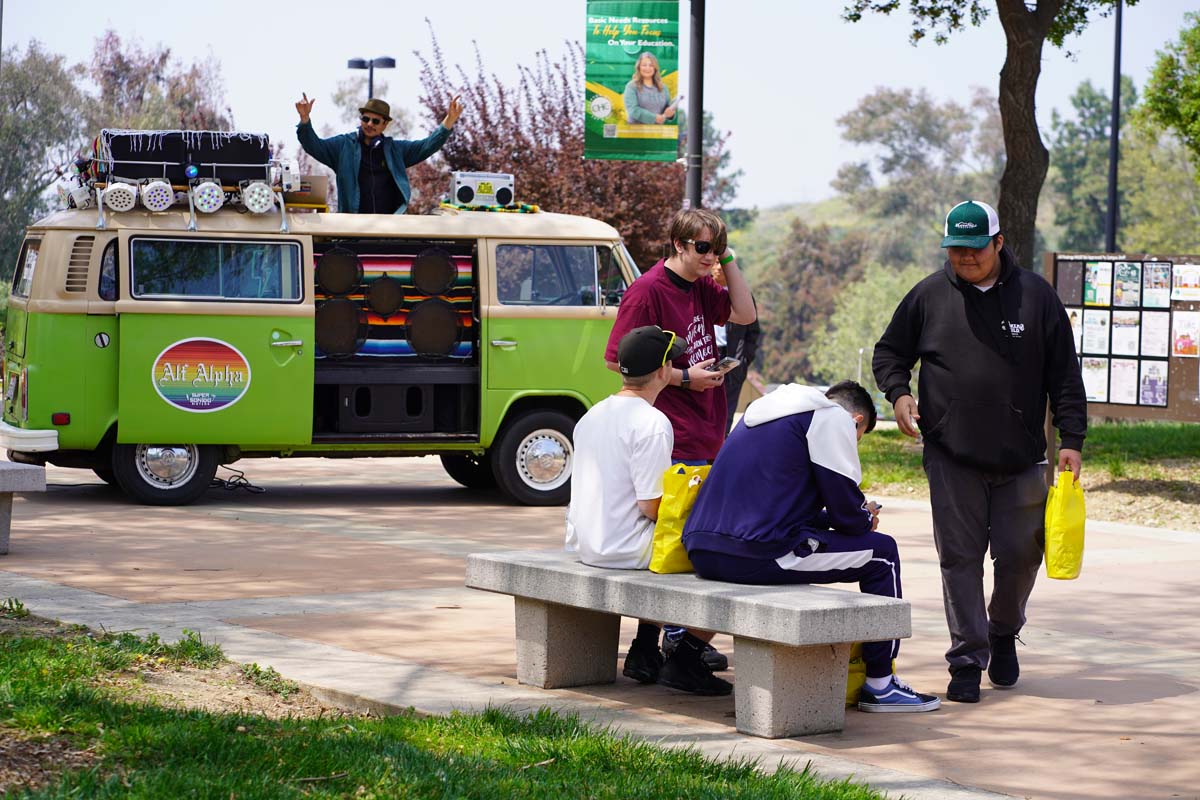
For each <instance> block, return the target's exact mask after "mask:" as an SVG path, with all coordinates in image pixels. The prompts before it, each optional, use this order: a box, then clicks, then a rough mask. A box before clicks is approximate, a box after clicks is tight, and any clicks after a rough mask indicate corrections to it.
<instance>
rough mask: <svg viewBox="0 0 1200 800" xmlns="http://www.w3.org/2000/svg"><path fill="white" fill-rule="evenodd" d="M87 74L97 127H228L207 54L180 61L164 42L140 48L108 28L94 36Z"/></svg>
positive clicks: (217, 73) (229, 114)
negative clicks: (93, 89)
mask: <svg viewBox="0 0 1200 800" xmlns="http://www.w3.org/2000/svg"><path fill="white" fill-rule="evenodd" d="M88 75H89V77H90V78H91V79H92V83H93V84H94V85H95V87H96V90H97V95H96V97H95V100H94V102H93V103H92V104H91V108H90V113H89V115H88V116H89V122H90V123H91V125H92V127H93V128H94V129H95V132H97V133H98V132H99V130H100V129H101V128H130V129H146V130H171V129H176V128H180V129H187V130H200V131H227V130H232V128H233V111H232V110H231V109H230V108H229V107H228V105H227V104H226V102H225V90H224V84H223V81H222V79H221V69H220V66H219V64H217V62H216V61H214V60H212V59H209V60H206V61H198V62H195V63H193V64H190V65H184V64H183V63H181V62H179V61H178V60H177V59H172V58H171V49H170V48H169V47H164V46H163V45H155V46H152V47H150V48H148V49H144V48H143V47H142V45H141V44H140V43H139V42H137V41H136V40H134V41H129V40H122V39H121V37H120V36H119V35H118V34H117V32H116V31H115V30H112V29H109V30H107V31H105V32H104V33H103V35H101V36H100V38H98V39H97V40H96V46H95V49H94V50H93V51H92V63H91V66H90V68H89V69H88Z"/></svg>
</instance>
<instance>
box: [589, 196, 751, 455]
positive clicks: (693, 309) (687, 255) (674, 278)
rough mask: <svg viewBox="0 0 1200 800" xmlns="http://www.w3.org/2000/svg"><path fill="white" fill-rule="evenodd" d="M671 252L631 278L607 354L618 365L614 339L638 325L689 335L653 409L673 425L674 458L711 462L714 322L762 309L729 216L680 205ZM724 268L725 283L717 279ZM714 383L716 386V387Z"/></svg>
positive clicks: (720, 405) (719, 400)
mask: <svg viewBox="0 0 1200 800" xmlns="http://www.w3.org/2000/svg"><path fill="white" fill-rule="evenodd" d="M670 235H671V250H672V252H671V255H670V256H669V257H668V258H667V259H666V260H665V261H659V262H658V263H657V264H655V265H654V266H653V267H651V268H650V270H649V271H647V272H646V273H645V274H644V275H642V277H640V278H638V279H637V280H636V281H634V282H633V285H632V286H630V287H629V289H628V290H627V291H626V292H625V296H624V297H623V298H622V299H621V306H620V308H619V310H618V311H617V321H616V324H615V325H613V330H612V333H611V334H610V335H609V337H608V349H607V350H605V353H604V360H605V361H606V362H607V363H608V368H609V369H611V370H614V371H615V370H616V369H617V342H619V341H621V337H622V336H624V335H625V334H626V333H628V332H629V331H631V330H633V329H634V328H640V327H641V326H643V325H657V326H659V327H660V328H662V329H663V330H668V331H674V332H675V333H676V334H677V335H678V336H680V337H681V338H684V339H686V340H687V352H685V353H684V354H683V355H682V356H680V357H679V358H677V359H675V361H673V362H672V363H673V364H674V366H675V369H674V370H673V371H672V373H671V383H670V385H669V386H667V388H666V389H664V390H663V391H662V393H661V394H659V396H658V401H657V402H656V403H655V404H654V406H655V408H657V409H658V410H660V411H662V412H663V413H664V414H666V415H667V419H669V420H671V427H672V428H673V429H674V432H675V450H674V452H673V453H672V454H671V457H672V458H673V459H674V460H675V461H712V460H713V459H714V458H716V457H717V450H719V449H720V448H721V444H722V443H723V442H724V441H725V392H724V390H723V389H722V388H721V384H722V382H723V380H724V376H723V375H722V374H721V373H719V372H712V371H710V370H709V369H708V367H711V366H712V365H713V363H714V362H715V361H716V356H717V343H716V341H715V339H714V338H713V326H714V325H724V324H725V323H726V322H734V323H737V324H739V325H749V324H750V323H752V322H754V320H755V319H756V318H757V315H756V313H755V310H754V301H753V300H752V299H751V297H750V287H749V286H748V285H747V284H746V279H745V278H744V277H743V276H742V272H741V270H740V269H738V266H737V261H736V260H735V259H734V254H733V251H732V250H727V249H726V247H725V243H726V232H725V223H724V222H723V221H722V220H721V218H720V217H719V216H717V215H716V214H714V213H713V212H711V211H707V210H705V209H695V210H688V211H680V212H679V213H678V214H676V215H675V218H674V219H673V220H672V221H671V230H670ZM718 262H719V263H720V264H721V265H722V266H723V267H724V269H725V279H726V282H727V284H728V287H729V288H728V290H726V289H724V288H722V287H721V286H719V285H718V284H717V282H716V281H714V280H713V279H712V270H713V267H714V266H715V265H716V264H717V263H718ZM713 389H717V391H712V390H713Z"/></svg>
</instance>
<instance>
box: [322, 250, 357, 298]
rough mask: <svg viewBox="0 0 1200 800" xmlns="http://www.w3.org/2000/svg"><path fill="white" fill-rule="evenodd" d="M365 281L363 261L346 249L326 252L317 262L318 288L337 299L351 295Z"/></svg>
mask: <svg viewBox="0 0 1200 800" xmlns="http://www.w3.org/2000/svg"><path fill="white" fill-rule="evenodd" d="M362 279H363V265H362V261H361V260H360V259H359V257H358V256H357V255H355V254H354V253H353V252H351V251H350V250H347V249H346V248H344V247H335V248H333V249H332V250H329V251H326V252H325V253H324V254H323V255H322V256H321V258H320V259H319V260H318V261H317V286H319V287H320V288H321V290H322V291H323V292H325V294H328V295H333V296H335V297H337V296H340V295H344V294H349V293H350V292H352V291H354V290H355V289H357V288H358V285H359V284H360V283H362Z"/></svg>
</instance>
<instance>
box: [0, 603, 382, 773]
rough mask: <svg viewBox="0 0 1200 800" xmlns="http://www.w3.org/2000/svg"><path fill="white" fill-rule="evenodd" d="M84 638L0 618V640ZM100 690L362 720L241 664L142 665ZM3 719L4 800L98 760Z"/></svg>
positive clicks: (48, 623) (72, 631)
mask: <svg viewBox="0 0 1200 800" xmlns="http://www.w3.org/2000/svg"><path fill="white" fill-rule="evenodd" d="M83 632H85V631H84V630H81V629H79V628H75V627H71V626H66V625H61V624H59V623H57V622H54V621H52V620H46V619H41V618H39V617H34V616H28V617H24V618H21V619H12V618H9V617H3V616H0V637H4V636H40V637H64V636H75V635H79V634H80V633H83ZM99 685H100V686H104V687H107V688H108V689H110V690H112V691H113V692H114V693H115V694H116V696H118V697H120V698H121V699H122V700H124V701H125V702H128V703H157V704H159V705H163V706H167V707H171V708H180V709H196V710H201V711H208V712H211V713H214V714H247V715H250V714H252V715H257V716H263V717H267V718H269V719H285V718H289V717H291V718H303V719H310V718H317V717H346V716H362V715H359V714H354V713H351V712H348V711H346V710H344V709H342V708H340V707H337V706H332V705H329V704H328V703H323V702H321V701H320V700H318V699H317V698H315V697H313V696H312V695H311V694H310V693H309V692H307V691H305V690H304V689H303V688H298V689H297V690H296V691H294V692H290V693H289V694H288V695H287V696H286V697H284V696H281V695H280V694H277V693H276V692H273V691H271V690H270V689H267V688H264V687H262V686H259V685H258V684H256V683H254V682H253V681H251V680H250V679H249V678H247V677H246V676H245V675H243V674H242V671H241V669H240V667H239V665H237V664H222V665H220V666H218V667H216V668H213V669H197V668H194V667H181V668H176V667H171V666H153V665H148V664H142V665H139V666H138V667H137V668H136V669H133V670H126V671H123V672H119V673H113V674H110V675H107V676H103V677H102V678H101V680H100V681H99ZM3 717H4V709H0V795H3V794H4V793H5V792H7V791H9V790H13V789H18V788H27V789H35V788H37V787H39V786H44V785H46V784H48V783H50V782H52V781H53V780H54V779H55V777H56V776H57V775H58V774H59V773H61V772H63V771H66V770H71V769H85V768H87V767H90V766H91V765H93V764H94V763H95V762H96V761H97V760H98V758H99V757H98V755H97V753H96V752H95V749H94V747H88V748H86V749H79V748H78V747H77V746H75V745H74V744H72V743H71V742H70V741H69V740H68V739H67V738H65V737H60V736H54V735H49V736H29V735H28V734H27V733H25V732H24V731H18V730H16V729H13V728H11V727H8V726H6V725H4V723H3Z"/></svg>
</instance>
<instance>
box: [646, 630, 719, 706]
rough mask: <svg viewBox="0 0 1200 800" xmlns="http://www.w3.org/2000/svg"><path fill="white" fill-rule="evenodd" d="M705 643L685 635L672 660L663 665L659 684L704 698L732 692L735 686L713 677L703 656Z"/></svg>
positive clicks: (671, 656)
mask: <svg viewBox="0 0 1200 800" xmlns="http://www.w3.org/2000/svg"><path fill="white" fill-rule="evenodd" d="M703 650H704V642H702V641H700V640H699V639H697V638H696V637H695V636H692V635H691V634H690V633H689V634H687V635H685V636H684V637H683V639H682V640H681V641H680V642H679V644H678V646H677V647H676V648H675V650H674V651H673V652H672V653H671V655H670V657H669V658H668V659H667V660H666V661H665V662H664V663H663V666H662V670H661V671H660V672H659V673H658V682H659V684H661V685H662V686H668V687H670V688H672V689H678V690H680V691H682V692H691V693H692V694H701V695H714V696H716V695H726V694H729V693H730V692H732V691H733V684H731V683H730V682H729V681H724V680H721V679H720V678H718V677H717V676H716V675H713V674H712V670H711V669H709V668H708V667H707V666H706V665H705V663H704V661H703V659H702V658H701V653H702V652H703Z"/></svg>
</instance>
